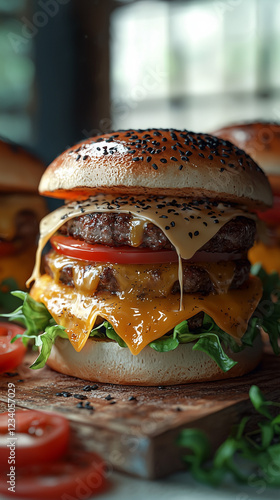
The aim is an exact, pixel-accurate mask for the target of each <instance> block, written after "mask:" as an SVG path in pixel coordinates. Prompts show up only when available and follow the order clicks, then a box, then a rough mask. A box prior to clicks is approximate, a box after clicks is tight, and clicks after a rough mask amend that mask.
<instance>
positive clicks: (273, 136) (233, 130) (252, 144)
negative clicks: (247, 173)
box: [214, 122, 280, 175]
mask: <svg viewBox="0 0 280 500" xmlns="http://www.w3.org/2000/svg"><path fill="white" fill-rule="evenodd" d="M214 135H216V136H217V137H220V138H222V139H225V140H227V141H231V142H232V143H233V144H235V145H236V146H238V147H239V148H241V149H244V151H246V153H248V154H249V155H250V156H251V157H252V158H253V159H254V160H255V161H256V162H257V163H258V164H259V165H260V167H261V168H262V169H263V170H264V171H265V172H266V173H267V174H269V175H275V174H278V175H280V124H279V123H271V122H249V123H241V124H235V125H231V126H228V127H224V128H221V129H219V130H216V131H215V132H214Z"/></svg>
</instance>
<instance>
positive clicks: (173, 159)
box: [170, 156, 178, 161]
mask: <svg viewBox="0 0 280 500" xmlns="http://www.w3.org/2000/svg"><path fill="white" fill-rule="evenodd" d="M170 160H172V161H178V160H177V158H175V156H171V158H170Z"/></svg>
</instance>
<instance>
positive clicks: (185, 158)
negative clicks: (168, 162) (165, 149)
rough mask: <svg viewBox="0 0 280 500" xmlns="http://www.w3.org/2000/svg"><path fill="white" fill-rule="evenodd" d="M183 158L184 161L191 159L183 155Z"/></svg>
mask: <svg viewBox="0 0 280 500" xmlns="http://www.w3.org/2000/svg"><path fill="white" fill-rule="evenodd" d="M181 160H183V161H189V159H188V158H187V156H181Z"/></svg>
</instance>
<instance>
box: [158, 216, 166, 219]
mask: <svg viewBox="0 0 280 500" xmlns="http://www.w3.org/2000/svg"><path fill="white" fill-rule="evenodd" d="M159 218H160V219H168V217H167V215H160V216H159Z"/></svg>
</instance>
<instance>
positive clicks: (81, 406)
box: [76, 401, 84, 408]
mask: <svg viewBox="0 0 280 500" xmlns="http://www.w3.org/2000/svg"><path fill="white" fill-rule="evenodd" d="M83 407H84V403H83V402H82V401H80V403H77V404H76V408H83Z"/></svg>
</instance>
